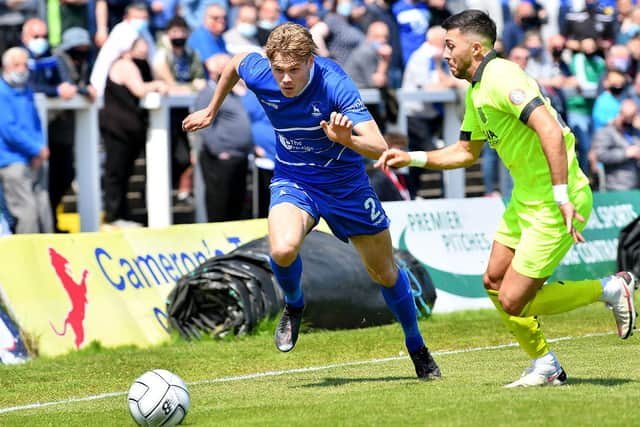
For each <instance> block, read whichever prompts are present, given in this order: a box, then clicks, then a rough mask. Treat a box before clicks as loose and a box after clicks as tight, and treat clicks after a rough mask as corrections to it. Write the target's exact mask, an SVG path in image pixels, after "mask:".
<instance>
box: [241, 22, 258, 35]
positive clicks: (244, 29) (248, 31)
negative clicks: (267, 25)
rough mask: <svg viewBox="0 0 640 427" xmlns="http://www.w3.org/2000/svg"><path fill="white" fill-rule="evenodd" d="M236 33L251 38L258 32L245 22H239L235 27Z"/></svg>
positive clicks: (254, 27)
mask: <svg viewBox="0 0 640 427" xmlns="http://www.w3.org/2000/svg"><path fill="white" fill-rule="evenodd" d="M237 28H238V32H239V33H240V34H242V35H243V36H245V37H253V36H255V35H256V33H257V32H258V29H257V28H256V26H255V25H253V24H247V23H245V22H240V23H239V24H238V26H237Z"/></svg>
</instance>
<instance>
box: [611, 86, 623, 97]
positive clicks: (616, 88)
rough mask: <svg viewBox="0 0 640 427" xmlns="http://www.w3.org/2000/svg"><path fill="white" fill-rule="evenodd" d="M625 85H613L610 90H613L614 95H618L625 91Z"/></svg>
mask: <svg viewBox="0 0 640 427" xmlns="http://www.w3.org/2000/svg"><path fill="white" fill-rule="evenodd" d="M624 89H625V87H624V86H611V87H610V88H609V92H611V94H612V95H613V96H618V95H620V94H621V93H622V92H624Z"/></svg>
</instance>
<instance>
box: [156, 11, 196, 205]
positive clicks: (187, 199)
mask: <svg viewBox="0 0 640 427" xmlns="http://www.w3.org/2000/svg"><path fill="white" fill-rule="evenodd" d="M166 36H167V39H168V44H169V46H161V47H160V48H158V51H157V52H156V55H155V57H154V59H153V69H154V72H155V75H156V76H157V78H158V79H159V80H162V81H164V82H165V83H166V85H167V88H168V89H167V90H168V92H169V93H170V94H189V93H194V92H195V91H197V90H201V89H202V88H204V86H205V84H206V81H205V79H204V70H203V67H202V61H201V60H200V57H199V56H198V54H197V53H196V52H194V51H193V50H191V49H190V48H189V47H188V46H186V42H187V38H188V37H189V27H188V26H187V22H186V21H185V20H184V19H183V18H182V17H180V16H176V17H174V18H172V19H171V21H169V23H168V27H167V33H166ZM187 114H189V109H188V108H186V107H175V108H171V110H170V112H169V123H170V124H169V126H170V129H171V153H172V155H171V174H172V185H173V187H177V189H178V193H177V196H176V198H177V199H176V203H178V204H184V205H190V204H192V202H193V196H192V191H193V160H192V158H191V148H190V146H189V139H188V138H187V134H186V133H185V132H184V131H183V130H182V120H183V119H184V118H185V117H186V116H187Z"/></svg>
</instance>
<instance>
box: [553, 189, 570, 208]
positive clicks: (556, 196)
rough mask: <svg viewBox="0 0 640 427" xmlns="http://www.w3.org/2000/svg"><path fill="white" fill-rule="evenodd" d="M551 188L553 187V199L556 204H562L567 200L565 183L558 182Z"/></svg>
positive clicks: (567, 194)
mask: <svg viewBox="0 0 640 427" xmlns="http://www.w3.org/2000/svg"><path fill="white" fill-rule="evenodd" d="M551 188H552V189H553V200H555V201H556V203H557V204H558V205H563V204H565V203H567V202H568V201H569V191H568V190H567V184H558V185H554V186H552V187H551Z"/></svg>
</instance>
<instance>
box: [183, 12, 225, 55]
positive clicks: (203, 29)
mask: <svg viewBox="0 0 640 427" xmlns="http://www.w3.org/2000/svg"><path fill="white" fill-rule="evenodd" d="M226 28H227V15H226V11H225V9H224V7H222V6H221V5H219V4H217V3H212V4H210V5H209V6H207V9H206V11H205V14H204V20H203V21H202V24H201V25H200V26H199V27H198V28H196V29H195V30H194V31H193V32H192V33H191V35H190V36H189V38H188V39H187V46H189V48H191V49H193V50H195V51H196V52H197V53H198V55H199V56H200V59H201V60H202V61H205V60H207V58H210V57H211V56H213V55H215V54H218V53H227V46H226V45H225V43H224V38H223V37H222V34H223V33H224V31H225V29H226Z"/></svg>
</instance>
